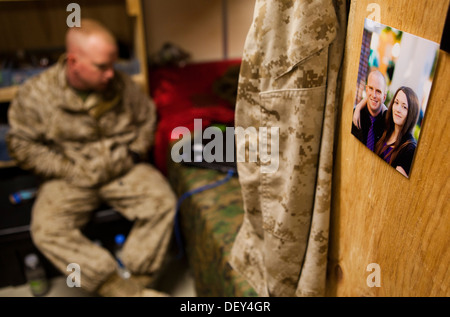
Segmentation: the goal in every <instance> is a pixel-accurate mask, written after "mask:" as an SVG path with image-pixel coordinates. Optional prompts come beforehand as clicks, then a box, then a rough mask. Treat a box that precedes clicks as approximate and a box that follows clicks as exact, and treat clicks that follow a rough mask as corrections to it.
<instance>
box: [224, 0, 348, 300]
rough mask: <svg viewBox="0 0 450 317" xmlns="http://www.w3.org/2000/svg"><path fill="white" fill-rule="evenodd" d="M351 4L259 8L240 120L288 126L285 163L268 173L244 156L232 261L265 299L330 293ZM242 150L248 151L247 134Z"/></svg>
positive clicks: (300, 1)
mask: <svg viewBox="0 0 450 317" xmlns="http://www.w3.org/2000/svg"><path fill="white" fill-rule="evenodd" d="M345 7H346V3H345V1H344V0H314V1H309V0H271V1H267V0H257V1H256V4H255V10H254V18H253V23H252V25H251V27H250V30H249V33H248V35H247V38H246V42H245V46H244V54H243V59H242V64H241V70H240V76H239V85H238V95H237V102H236V118H235V125H236V126H237V127H243V128H249V127H255V128H256V129H258V128H261V127H267V128H269V127H270V128H272V127H275V128H279V145H278V147H277V148H278V151H279V155H277V156H276V157H277V159H278V160H279V162H278V164H275V165H277V166H278V168H277V170H276V171H272V172H264V171H262V167H264V166H265V165H266V162H264V161H263V160H261V161H257V162H239V161H238V172H239V181H240V184H241V188H242V196H243V202H244V209H245V215H244V220H243V223H242V226H241V227H240V229H239V232H238V235H237V237H236V240H235V242H234V244H233V248H232V252H231V256H230V264H231V265H232V267H233V268H234V269H235V270H236V271H238V272H240V273H241V274H242V275H243V276H244V277H246V278H247V280H248V281H249V283H250V284H251V285H252V286H253V288H254V289H255V290H256V291H257V293H258V295H260V296H320V295H324V294H325V277H326V267H327V249H328V233H329V221H330V208H331V204H330V199H331V184H332V181H331V176H332V170H333V146H334V145H333V144H334V143H333V142H334V132H335V126H336V113H337V109H338V106H337V101H338V99H337V94H336V93H337V91H338V73H339V69H340V66H341V63H342V57H343V49H344V41H345V30H346V9H345ZM271 139H272V138H271ZM265 141H267V139H264V137H263V138H262V139H259V144H260V150H261V142H262V143H264V142H265ZM255 144H257V143H255ZM236 147H237V152H243V151H242V148H243V147H244V148H245V147H246V140H245V139H244V138H242V139H239V138H237V139H236ZM255 150H256V151H257V148H256V147H255V146H253V149H250V147H249V149H248V152H249V157H250V152H251V151H255ZM271 164H272V163H271Z"/></svg>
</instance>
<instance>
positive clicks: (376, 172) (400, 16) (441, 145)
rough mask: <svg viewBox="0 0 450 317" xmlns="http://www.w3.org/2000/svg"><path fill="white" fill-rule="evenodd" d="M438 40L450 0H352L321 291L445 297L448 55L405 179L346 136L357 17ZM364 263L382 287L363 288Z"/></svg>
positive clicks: (449, 192) (359, 25)
mask: <svg viewBox="0 0 450 317" xmlns="http://www.w3.org/2000/svg"><path fill="white" fill-rule="evenodd" d="M371 3H376V4H379V6H380V9H381V11H380V13H381V15H380V17H381V21H380V22H381V23H382V24H385V25H388V26H391V27H394V28H397V29H400V30H402V31H404V32H408V33H411V34H414V35H417V36H420V37H423V38H425V39H428V40H431V41H434V42H437V43H440V41H441V36H442V30H443V28H444V23H445V18H446V13H447V9H448V7H449V0H439V1H437V0H436V1H422V0H400V1H387V0H384V1H382V0H379V1H376V2H375V1H370V0H360V1H352V2H351V6H350V13H349V20H348V28H347V42H346V50H345V57H344V68H343V70H344V71H343V78H342V93H341V102H342V107H341V111H340V114H339V116H340V118H339V128H338V129H339V131H338V136H337V138H338V139H337V140H338V141H337V149H336V163H335V173H334V180H333V185H334V189H333V210H332V214H331V232H330V249H329V266H328V276H327V282H328V284H327V295H328V296H358V297H359V296H389V297H390V296H396V297H398V296H401V297H406V296H449V295H450V289H449V285H450V272H449V263H450V252H449V245H450V235H449V227H450V213H449V210H450V199H449V198H450V184H449V174H450V173H449V172H450V168H449V150H450V148H449V145H450V132H449V129H450V127H449V117H450V105H449V102H450V100H449V99H450V94H449V86H450V55H449V54H448V53H446V52H444V51H442V50H441V51H440V52H439V55H440V56H439V60H438V66H437V71H436V75H435V78H434V82H433V87H432V90H431V95H430V99H429V103H428V108H427V112H426V116H425V120H424V123H423V126H422V130H421V136H420V139H419V144H418V147H417V151H416V155H415V159H414V162H413V167H412V173H411V176H410V178H409V179H407V178H405V177H403V176H402V175H401V174H400V173H398V172H397V171H395V170H394V169H393V168H392V167H390V166H389V165H387V164H386V163H385V162H384V161H383V160H381V159H380V158H378V157H377V156H376V155H374V154H373V153H372V152H370V151H369V150H368V149H367V148H366V147H365V146H364V145H363V144H362V143H360V142H359V141H358V140H357V139H356V138H355V137H354V136H353V135H352V134H351V132H350V130H351V124H352V122H351V120H352V110H353V102H354V98H355V94H356V90H355V88H356V80H357V72H358V64H359V55H360V48H361V41H362V32H363V27H364V19H365V18H366V17H368V16H369V15H370V13H371V12H370V11H368V10H367V8H368V5H369V4H371ZM370 263H377V264H378V265H379V267H380V277H381V286H380V287H369V286H368V284H367V278H368V276H369V275H370V274H371V273H372V272H373V271H372V270H370V271H367V266H368V265H369V264H370Z"/></svg>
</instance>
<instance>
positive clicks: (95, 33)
mask: <svg viewBox="0 0 450 317" xmlns="http://www.w3.org/2000/svg"><path fill="white" fill-rule="evenodd" d="M66 53H67V80H68V83H69V85H71V86H72V87H74V88H75V89H78V90H95V91H102V90H104V89H106V87H107V84H108V83H109V81H110V80H111V79H112V78H113V77H114V69H113V66H114V63H115V61H116V59H117V54H118V49H117V44H116V40H115V38H114V36H113V35H112V34H111V32H110V31H109V30H108V29H106V28H105V27H104V26H103V25H102V24H100V23H99V22H97V21H94V20H90V19H83V20H81V27H79V28H70V29H69V30H68V31H67V34H66Z"/></svg>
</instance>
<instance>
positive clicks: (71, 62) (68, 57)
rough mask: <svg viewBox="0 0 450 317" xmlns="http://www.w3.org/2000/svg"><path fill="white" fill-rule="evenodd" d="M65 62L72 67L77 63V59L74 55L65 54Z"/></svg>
mask: <svg viewBox="0 0 450 317" xmlns="http://www.w3.org/2000/svg"><path fill="white" fill-rule="evenodd" d="M66 61H67V64H69V65H71V66H73V65H74V64H76V62H77V57H76V56H75V54H74V53H67V55H66Z"/></svg>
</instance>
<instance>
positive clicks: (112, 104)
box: [7, 58, 156, 187]
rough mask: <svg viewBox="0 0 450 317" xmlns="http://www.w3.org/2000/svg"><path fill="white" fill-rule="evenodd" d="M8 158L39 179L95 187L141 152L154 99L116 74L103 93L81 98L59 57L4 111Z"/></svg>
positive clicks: (144, 149)
mask: <svg viewBox="0 0 450 317" xmlns="http://www.w3.org/2000/svg"><path fill="white" fill-rule="evenodd" d="M8 119H9V124H10V126H11V128H10V131H9V134H8V135H7V143H8V149H9V153H10V155H11V157H12V158H13V159H14V160H15V161H16V162H17V163H18V165H19V166H20V167H22V168H23V169H27V170H31V171H33V172H34V173H36V174H37V175H39V176H42V177H43V178H44V179H49V178H61V179H65V180H67V181H68V182H69V183H71V184H73V185H76V186H80V187H95V186H99V185H102V184H105V183H108V182H109V181H111V180H113V179H114V178H116V177H118V176H120V175H123V174H125V173H126V172H127V171H128V170H130V168H131V167H132V166H133V164H134V162H133V158H134V157H135V156H136V154H138V155H140V156H143V157H144V156H145V154H146V153H147V151H148V150H149V147H150V145H151V143H152V142H153V133H154V127H155V120H156V112H155V106H154V103H153V102H152V101H151V100H150V99H149V98H148V97H147V96H145V95H144V94H143V93H142V92H141V91H140V88H139V87H138V86H137V85H136V84H135V83H134V82H132V81H131V79H130V78H129V77H128V76H126V75H124V74H121V73H120V72H116V73H115V76H114V79H113V80H112V82H111V86H110V87H109V88H108V89H107V90H106V92H105V93H103V94H98V93H91V94H89V95H88V97H87V98H86V99H85V100H84V101H83V99H82V98H81V97H80V95H79V94H77V93H76V92H75V91H74V90H73V89H72V88H71V87H69V86H68V84H67V80H66V73H65V60H64V58H61V59H60V61H59V62H58V63H57V64H56V65H54V66H52V67H51V68H49V69H48V70H46V71H45V72H43V73H41V74H39V75H38V76H36V77H34V78H31V79H30V80H28V81H27V82H26V83H25V84H23V85H22V86H21V87H20V88H19V90H18V92H17V95H16V96H15V98H14V100H13V101H12V102H11V105H10V108H9V112H8Z"/></svg>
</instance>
